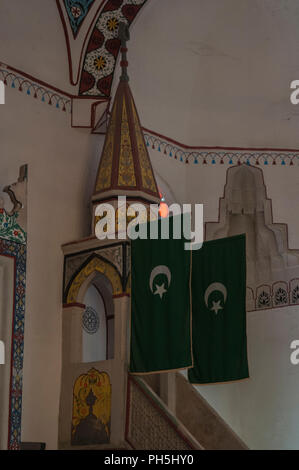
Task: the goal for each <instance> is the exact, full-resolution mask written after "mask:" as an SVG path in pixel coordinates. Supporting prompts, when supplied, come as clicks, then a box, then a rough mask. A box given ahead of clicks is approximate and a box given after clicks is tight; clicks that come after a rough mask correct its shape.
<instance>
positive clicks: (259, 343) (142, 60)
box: [0, 0, 299, 448]
mask: <svg viewBox="0 0 299 470" xmlns="http://www.w3.org/2000/svg"><path fill="white" fill-rule="evenodd" d="M0 11H1V15H0V26H1V31H2V32H4V34H3V35H2V36H3V38H2V40H1V44H0V60H2V61H3V62H7V63H8V64H10V65H13V66H15V67H17V68H18V67H19V68H21V69H24V70H25V71H27V72H28V73H31V74H32V75H36V76H38V77H39V78H41V79H43V80H46V81H49V82H51V83H52V84H53V85H56V86H59V87H61V88H64V89H71V87H70V85H69V82H68V64H67V55H66V48H65V43H64V35H63V30H62V26H61V23H60V19H59V16H58V12H57V10H56V5H55V2H40V1H38V0H28V1H27V2H26V5H25V3H24V2H22V1H21V0H14V2H9V1H6V2H3V4H1V10H0ZM298 16H299V5H298V2H297V0H285V1H283V2H277V0H263V1H259V0H242V2H240V0H213V1H212V2H211V1H210V0H186V1H184V2H182V1H181V0H163V2H161V1H160V0H148V2H147V5H146V6H145V7H144V8H143V9H142V10H141V13H140V14H139V15H138V18H137V20H136V21H135V22H134V25H133V27H132V28H131V41H130V43H129V53H128V58H129V64H130V68H129V74H130V77H131V79H130V84H131V88H132V90H133V94H134V97H135V101H136V104H137V107H138V110H139V114H140V117H141V121H142V124H143V125H144V126H145V127H148V128H152V129H153V130H156V131H158V132H160V133H162V134H165V135H168V136H170V137H172V138H174V139H176V140H179V141H182V142H184V143H188V144H190V145H227V146H249V147H252V146H265V147H288V148H296V147H297V148H299V134H298V124H299V123H298V110H297V108H296V107H295V106H293V105H291V104H290V101H289V84H290V81H291V80H293V79H296V78H298V79H299V63H298V44H299V29H298V19H299V18H298ZM118 77H119V71H117V72H116V82H117V81H118ZM114 89H115V86H114ZM298 109H299V107H298ZM0 113H1V114H0V133H1V135H0V142H1V144H0V145H1V162H0V169H1V171H0V184H1V187H3V186H4V185H5V184H7V183H10V182H13V181H15V180H16V175H17V174H18V168H19V165H20V164H22V163H28V164H29V185H28V227H29V229H28V237H29V238H28V270H27V304H26V326H25V359H24V399H23V440H33V441H34V440H38V441H45V442H46V443H47V447H48V448H55V446H56V440H57V420H58V399H59V378H60V377H59V376H60V348H61V338H60V334H61V285H62V261H63V259H62V254H61V250H60V245H61V243H64V242H67V241H69V240H71V239H77V238H79V237H80V236H82V235H86V234H87V233H88V223H87V214H88V210H87V207H86V201H87V200H88V195H89V194H90V193H91V192H92V187H93V183H94V172H95V170H96V167H97V158H96V157H95V155H96V150H97V149H96V147H97V146H99V145H100V138H99V137H95V136H90V135H89V134H88V131H79V130H72V129H71V128H70V122H69V118H68V117H67V116H66V114H65V113H62V112H60V111H57V110H56V109H53V108H51V107H50V106H48V105H46V104H42V103H40V102H38V101H37V100H33V99H32V98H30V97H27V96H26V95H24V94H22V93H19V92H18V91H16V90H9V89H7V103H6V105H5V106H1V108H0ZM150 152H151V157H152V162H153V166H154V169H155V170H156V171H157V172H158V173H159V175H160V177H161V178H163V179H164V180H166V181H167V183H168V185H169V187H170V189H171V191H172V193H173V194H174V196H175V199H176V200H177V201H180V202H203V203H204V204H205V220H216V219H217V214H218V201H219V197H220V196H222V194H223V186H224V181H225V170H226V168H224V167H222V168H220V167H218V166H217V167H214V166H213V167H209V166H207V167H205V168H203V167H202V166H201V165H197V166H195V165H194V166H192V167H191V166H190V167H187V166H186V165H183V164H181V163H180V162H176V161H174V160H172V159H169V158H167V157H163V156H162V154H158V153H157V152H155V151H152V150H150ZM265 181H266V185H267V188H268V196H269V197H271V198H272V199H273V203H274V204H273V214H274V221H277V222H286V223H288V225H289V237H290V238H289V239H290V247H291V248H298V246H299V243H298V242H297V239H298V233H299V226H298V223H299V222H298V217H297V216H296V213H297V207H298V167H293V168H292V169H290V168H287V167H286V168H281V167H276V168H275V169H274V168H272V167H271V169H269V170H268V169H267V171H266V172H265ZM53 273H55V274H53ZM279 312H280V311H279V310H275V311H274V310H271V311H267V312H261V311H259V312H256V313H252V314H249V315H250V316H249V317H248V322H249V324H248V331H249V344H250V348H251V351H252V352H251V353H250V354H251V356H250V361H252V365H251V364H250V367H251V370H252V372H251V373H252V374H253V378H252V379H251V382H248V383H251V384H252V385H250V386H249V385H243V384H242V385H241V384H240V385H238V386H236V387H246V386H247V387H248V388H247V389H246V390H245V389H241V388H240V389H239V388H234V387H233V385H226V386H222V389H220V388H215V389H214V388H213V389H212V388H205V391H204V393H205V395H206V398H207V399H208V400H209V401H210V402H211V403H212V404H214V405H215V407H216V409H217V410H218V411H219V412H220V413H221V414H222V416H223V417H224V418H225V419H227V420H228V422H229V423H230V424H231V425H232V426H233V427H234V428H235V429H236V430H237V431H238V432H240V433H241V437H243V438H244V439H245V440H247V442H248V444H249V445H250V446H252V447H256V448H262V447H269V446H271V445H272V446H277V447H278V448H283V447H284V448H291V447H292V446H295V445H296V442H297V443H298V438H299V430H297V429H296V419H297V411H296V406H297V405H296V394H297V389H298V383H297V379H296V376H297V375H298V372H297V369H296V367H295V366H290V364H289V362H288V357H289V349H288V348H289V341H290V340H291V339H296V336H297V337H298V334H299V332H298V329H297V323H298V322H297V316H296V308H295V307H293V308H285V309H283V311H281V314H280V313H279ZM291 328H293V329H292V330H291ZM291 336H292V337H291ZM273 357H274V358H275V360H273V359H272V358H273ZM258 358H259V360H258ZM260 358H262V359H260ZM277 364H278V366H277V367H276V365H277ZM264 374H265V375H264ZM280 377H282V379H281V382H279V381H280ZM278 382H279V384H277V383H278ZM278 385H279V387H278ZM217 387H218V386H217ZM219 387H220V386H219ZM277 387H278V389H277ZM202 388H203V387H202ZM220 390H226V392H225V393H226V394H227V398H225V393H224V391H223V392H221V393H220ZM275 390H278V391H279V394H278V395H277V393H276V392H275ZM241 392H242V394H243V393H244V398H242V400H241V399H239V402H238V406H236V405H235V404H236V403H237V398H236V397H237V394H239V396H240V395H241ZM251 395H252V396H253V397H255V398H254V399H253V398H251ZM283 396H284V397H285V398H282V397H283ZM261 397H264V398H265V400H262V399H261ZM269 398H271V399H269ZM263 403H264V409H263ZM232 404H234V406H233V405H232ZM258 413H259V414H260V416H259V418H260V421H255V419H256V416H257V414H258ZM263 413H264V414H263ZM263 417H264V421H263V424H261V422H262V420H263ZM297 421H298V419H297ZM259 426H262V431H259V430H258V427H259ZM270 441H271V442H272V444H271V442H270ZM297 448H298V444H297Z"/></svg>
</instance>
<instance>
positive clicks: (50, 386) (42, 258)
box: [0, 88, 102, 449]
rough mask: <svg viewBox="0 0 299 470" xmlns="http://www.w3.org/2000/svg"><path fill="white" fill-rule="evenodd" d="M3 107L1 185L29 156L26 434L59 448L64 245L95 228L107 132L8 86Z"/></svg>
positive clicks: (12, 178) (0, 110) (29, 438)
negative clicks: (77, 123)
mask: <svg viewBox="0 0 299 470" xmlns="http://www.w3.org/2000/svg"><path fill="white" fill-rule="evenodd" d="M0 113H1V114H0V154H1V160H0V188H3V186H5V185H6V184H7V183H11V182H14V181H16V178H17V176H18V169H19V166H20V165H21V164H23V163H28V253H27V291H26V314H25V315H26V319H25V350H24V371H23V372H24V385H23V416H22V440H24V441H38V442H46V444H47V448H48V449H53V448H55V447H56V443H57V431H58V402H59V391H60V371H61V315H62V313H61V301H62V273H63V256H62V251H61V244H62V243H65V242H68V241H70V240H75V239H78V238H80V237H82V236H87V235H89V233H90V232H89V224H90V221H89V219H88V213H89V209H88V203H89V194H90V192H91V191H92V189H93V188H92V185H93V179H94V176H93V175H92V171H93V170H94V168H95V167H96V166H97V163H98V154H99V152H100V148H99V146H100V147H101V142H102V137H100V136H90V134H89V132H88V131H84V130H75V129H71V127H70V115H68V114H66V113H64V112H61V111H59V110H57V109H55V108H52V107H51V106H49V105H47V104H45V103H41V102H40V101H38V100H34V99H32V98H31V97H29V96H27V95H26V94H23V93H20V92H19V91H17V90H13V89H10V88H7V89H6V104H5V105H2V106H1V108H0ZM91 181H92V183H91Z"/></svg>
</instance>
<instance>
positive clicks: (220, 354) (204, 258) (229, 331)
mask: <svg viewBox="0 0 299 470" xmlns="http://www.w3.org/2000/svg"><path fill="white" fill-rule="evenodd" d="M245 302H246V247H245V235H238V236H235V237H230V238H225V239H220V240H214V241H210V242H205V243H204V244H203V246H202V248H201V249H200V250H198V251H194V252H193V253H192V317H193V321H192V341H193V357H194V367H193V368H192V369H190V370H189V371H188V377H189V381H190V382H191V383H198V384H204V383H213V382H227V381H231V380H239V379H244V378H247V377H248V376H249V375H248V363H247V343H246V303H245Z"/></svg>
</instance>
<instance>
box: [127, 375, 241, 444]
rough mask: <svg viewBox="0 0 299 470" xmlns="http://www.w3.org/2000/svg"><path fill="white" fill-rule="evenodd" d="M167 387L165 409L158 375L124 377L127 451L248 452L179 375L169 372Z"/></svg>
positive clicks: (197, 393)
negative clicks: (169, 399) (170, 399)
mask: <svg viewBox="0 0 299 470" xmlns="http://www.w3.org/2000/svg"><path fill="white" fill-rule="evenodd" d="M165 376H166V374H165ZM163 380H164V378H163ZM161 384H162V385H161ZM171 387H172V395H173V396H174V397H175V400H173V402H172V403H171V404H170V406H167V404H166V403H165V399H164V400H163V392H165V390H164V391H163V382H162V381H161V376H160V375H159V374H154V375H147V376H144V377H143V378H142V379H141V378H136V377H132V376H129V377H128V397H127V422H126V441H127V443H128V444H129V445H130V447H131V448H133V449H163V450H167V449H171V450H189V449H197V450H246V449H248V447H247V446H246V445H245V443H244V442H243V441H242V440H241V439H240V438H239V437H238V436H237V435H236V434H235V433H234V431H233V430H232V429H231V428H230V427H229V426H228V425H227V424H226V423H225V421H224V420H223V419H222V418H221V417H220V416H219V415H218V413H216V411H215V410H214V409H213V408H212V407H211V406H210V405H209V404H208V403H207V401H206V400H205V399H204V398H203V397H202V396H201V395H200V393H199V392H198V391H197V390H196V389H195V388H194V387H193V386H192V385H191V384H190V383H189V382H188V381H187V380H186V379H185V377H184V376H183V375H182V374H180V373H172V382H171ZM173 389H175V393H173V392H174V390H173ZM168 405H169V403H168Z"/></svg>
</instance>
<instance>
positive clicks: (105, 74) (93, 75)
mask: <svg viewBox="0 0 299 470" xmlns="http://www.w3.org/2000/svg"><path fill="white" fill-rule="evenodd" d="M145 2H146V0H108V1H107V2H106V4H105V6H104V8H103V10H102V12H101V14H100V16H99V18H98V20H97V22H96V24H95V27H94V30H93V32H92V34H91V37H90V40H89V43H88V46H87V49H86V51H87V52H86V55H85V58H84V65H83V69H82V74H81V81H80V89H79V95H89V96H104V97H107V96H110V91H111V85H112V79H113V74H114V69H115V64H116V58H117V55H118V52H119V48H120V40H119V39H118V26H119V23H120V22H124V23H127V24H128V25H130V24H131V23H132V21H133V20H134V18H135V16H136V15H137V13H138V11H139V10H140V8H141V7H142V6H143V5H144V4H145ZM99 56H101V57H103V58H104V59H105V60H106V66H105V67H101V68H100V69H98V68H97V67H96V66H95V64H94V61H95V59H96V58H97V57H99Z"/></svg>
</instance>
